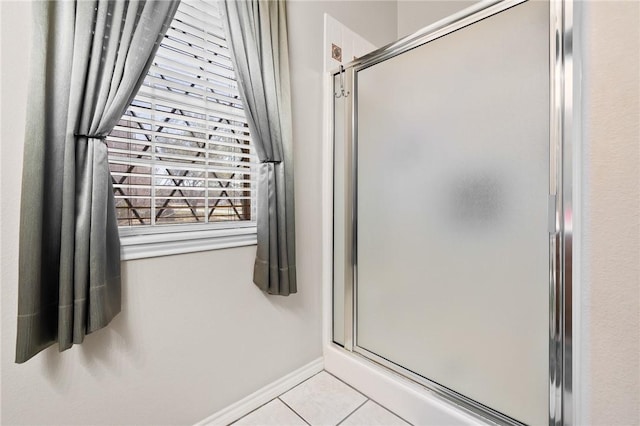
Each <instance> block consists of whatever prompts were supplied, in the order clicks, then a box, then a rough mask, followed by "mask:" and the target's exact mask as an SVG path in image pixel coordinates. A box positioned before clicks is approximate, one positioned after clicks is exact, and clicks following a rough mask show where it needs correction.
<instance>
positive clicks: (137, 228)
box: [118, 164, 257, 261]
mask: <svg viewBox="0 0 640 426" xmlns="http://www.w3.org/2000/svg"><path fill="white" fill-rule="evenodd" d="M256 166H257V164H254V165H253V167H252V168H253V170H254V176H255V172H257V167H256ZM256 189H257V185H256V182H255V181H254V182H252V185H251V194H252V206H251V210H252V215H251V217H252V218H253V219H254V220H252V221H228V222H227V221H224V222H210V223H188V224H166V225H157V224H154V225H134V226H119V227H118V231H119V234H120V246H121V252H120V253H121V260H123V261H127V260H134V259H144V258H151V257H159V256H169V255H176V254H186V253H194V252H201V251H209V250H217V249H226V248H233V247H244V246H250V245H255V244H256V243H257V231H256V222H255V212H256V208H255V202H256V197H255V191H256Z"/></svg>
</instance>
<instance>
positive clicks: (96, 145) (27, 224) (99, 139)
mask: <svg viewBox="0 0 640 426" xmlns="http://www.w3.org/2000/svg"><path fill="white" fill-rule="evenodd" d="M33 7H34V19H35V25H34V45H33V53H32V61H31V76H30V82H29V93H28V96H29V98H28V107H27V108H28V109H27V129H26V136H25V152H24V172H23V176H22V202H21V221H20V260H19V295H18V299H19V300H18V334H17V346H16V362H18V363H21V362H25V361H27V360H28V359H29V358H31V357H33V356H34V355H35V354H37V353H38V352H40V351H41V350H43V349H45V348H46V347H48V346H50V345H52V344H54V343H55V342H58V345H59V349H60V350H61V351H62V350H64V349H68V348H70V347H71V346H72V345H73V344H74V343H81V342H82V341H83V339H84V336H85V334H88V333H91V332H93V331H95V330H98V329H100V328H102V327H104V326H106V325H107V324H108V323H109V322H110V321H111V320H112V319H113V317H114V316H115V315H117V314H118V312H120V243H119V237H118V227H117V221H116V211H115V203H114V198H113V192H112V184H111V176H110V174H109V164H108V161H107V147H106V144H105V139H104V138H105V136H106V135H107V134H108V133H109V132H110V131H111V130H112V129H113V127H114V126H115V125H116V124H117V122H118V120H119V119H120V117H121V116H122V114H123V113H124V111H125V110H126V108H127V106H128V105H129V103H130V102H131V101H132V99H133V98H134V96H135V94H136V92H137V90H138V88H139V87H140V85H141V84H142V82H143V80H144V78H145V76H146V73H147V70H148V69H149V67H150V65H151V62H152V60H153V58H154V56H155V52H156V50H157V48H158V46H159V43H160V41H161V40H162V38H163V36H164V34H165V32H166V30H167V29H168V27H169V24H170V22H171V20H172V19H173V15H174V14H175V11H176V9H177V7H178V1H164V0H160V1H136V0H130V1H107V0H99V1H88V0H78V1H43V2H35V3H34V5H33Z"/></svg>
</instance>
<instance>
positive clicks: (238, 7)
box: [220, 0, 297, 296]
mask: <svg viewBox="0 0 640 426" xmlns="http://www.w3.org/2000/svg"><path fill="white" fill-rule="evenodd" d="M220 10H221V15H222V22H223V24H224V26H225V31H226V36H227V42H228V44H229V47H230V50H231V54H232V55H231V56H232V58H231V59H232V62H233V65H234V68H235V71H236V75H237V76H238V87H239V90H240V97H241V98H242V101H243V103H244V107H245V113H246V115H247V121H248V123H249V132H250V134H251V141H252V142H253V144H254V145H255V148H256V152H257V153H258V159H259V160H260V165H259V167H258V195H257V197H258V201H257V215H258V219H257V233H258V236H257V240H258V247H257V254H256V260H255V268H254V275H253V280H254V282H255V283H256V285H257V286H258V287H259V288H260V289H262V290H263V291H265V292H267V293H269V294H276V295H282V296H287V295H289V294H291V293H296V291H297V285H296V266H295V263H296V262H295V226H294V223H295V217H294V199H293V197H294V186H293V155H292V122H291V93H290V92H291V89H290V87H291V86H290V82H289V49H288V44H287V19H286V4H285V2H284V1H275V0H268V1H267V0H261V1H258V0H242V1H237V0H221V1H220Z"/></svg>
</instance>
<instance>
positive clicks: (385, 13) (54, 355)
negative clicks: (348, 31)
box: [0, 1, 396, 425]
mask: <svg viewBox="0 0 640 426" xmlns="http://www.w3.org/2000/svg"><path fill="white" fill-rule="evenodd" d="M29 9H30V6H29V3H27V2H7V1H2V2H1V8H0V12H1V14H2V17H1V24H2V28H1V35H2V37H1V40H2V41H1V42H2V56H1V59H2V68H1V69H2V78H1V84H2V86H1V89H0V90H1V95H2V116H1V119H2V135H1V136H2V141H1V149H2V151H1V153H2V155H1V157H2V158H1V161H2V172H1V179H2V184H1V185H2V186H1V190H2V192H1V198H0V199H1V200H2V206H1V214H2V216H1V227H2V228H1V229H2V234H1V235H2V241H1V245H0V248H1V250H2V253H1V256H2V263H1V265H2V271H1V276H2V295H1V298H2V303H1V309H2V312H1V315H2V329H1V330H2V338H1V342H2V364H1V370H2V388H1V389H2V404H1V406H2V420H1V423H2V424H7V425H12V424H92V425H97V424H192V423H194V422H196V421H198V420H201V419H203V418H205V417H207V416H208V415H210V414H212V413H214V412H216V411H217V410H219V409H221V408H223V407H225V406H227V405H229V404H231V403H233V402H235V401H237V400H239V399H241V398H242V397H244V396H247V395H248V394H250V393H251V392H253V391H255V390H257V389H259V388H260V387H262V386H264V385H266V384H268V383H270V382H272V381H273V380H275V379H277V378H280V377H282V376H283V375H285V374H287V373H289V372H291V371H292V370H294V369H296V368H298V367H300V366H302V365H304V364H306V363H308V362H310V361H312V360H313V359H315V358H317V357H319V356H320V355H321V354H322V350H321V261H320V256H321V231H320V225H321V219H320V208H321V194H320V185H321V144H322V97H321V95H322V92H321V85H322V67H323V55H322V51H321V49H322V45H323V40H322V36H323V14H324V12H328V13H330V14H331V15H332V16H335V17H336V18H337V19H339V20H340V21H341V22H344V23H345V24H347V25H348V26H350V27H351V28H353V29H354V30H356V31H357V32H359V33H360V34H362V35H363V36H365V37H366V38H368V39H370V40H372V41H373V42H375V43H377V44H383V43H388V42H391V41H393V40H394V39H395V35H396V12H395V10H396V9H395V2H373V3H369V2H366V3H365V2H323V1H319V2H306V1H293V2H290V3H289V29H290V51H291V52H290V54H291V68H292V75H293V77H292V85H293V109H294V117H293V118H294V144H295V147H294V149H295V160H296V162H297V163H296V172H295V176H296V197H297V200H296V201H297V203H296V216H297V217H296V218H297V225H298V234H297V244H298V251H297V253H298V291H299V293H298V294H296V295H292V296H290V297H287V298H282V297H272V296H266V295H265V294H263V293H262V292H260V291H259V290H258V289H257V288H256V287H255V286H254V285H253V284H252V283H251V274H252V268H253V256H254V254H255V247H245V248H237V249H229V250H218V251H212V252H204V253H198V254H190V255H181V256H172V257H163V258H156V259H147V260H136V261H129V262H126V263H125V264H124V265H123V274H124V283H123V299H124V300H123V302H124V303H123V312H122V313H121V314H120V315H119V316H118V317H117V318H116V319H115V320H114V321H113V323H112V324H111V325H110V326H109V327H108V328H107V329H104V330H101V331H98V332H96V333H94V334H92V335H89V336H87V339H86V340H85V343H84V344H82V345H79V346H75V347H74V348H72V349H71V350H69V351H66V352H64V353H62V354H60V353H58V352H57V349H56V348H55V347H53V348H49V349H47V350H46V351H44V352H43V353H41V354H39V355H38V356H36V357H35V358H34V359H32V360H30V361H29V362H27V363H25V364H22V365H16V364H14V363H13V358H14V350H15V343H14V342H15V328H16V321H15V315H16V305H17V256H18V250H17V244H18V223H19V220H18V215H19V200H20V190H19V183H20V179H19V176H20V175H21V171H22V144H23V142H22V141H23V134H24V130H23V129H24V123H25V105H26V98H25V92H26V81H27V75H28V54H29V52H28V50H29V49H28V46H29V45H30V43H29V39H30V25H31V16H30V12H29ZM363 16H366V17H367V19H362V17H363ZM31 119H35V118H31Z"/></svg>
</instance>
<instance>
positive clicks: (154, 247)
mask: <svg viewBox="0 0 640 426" xmlns="http://www.w3.org/2000/svg"><path fill="white" fill-rule="evenodd" d="M255 244H256V226H255V223H251V224H247V225H243V226H240V227H234V228H226V229H225V228H220V227H203V226H202V225H196V226H184V225H178V226H158V227H153V228H146V229H136V228H135V227H131V228H120V247H121V248H120V259H121V260H134V259H145V258H150V257H160V256H171V255H175V254H186V253H195V252H200V251H209V250H218V249H225V248H233V247H243V246H250V245H255Z"/></svg>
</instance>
